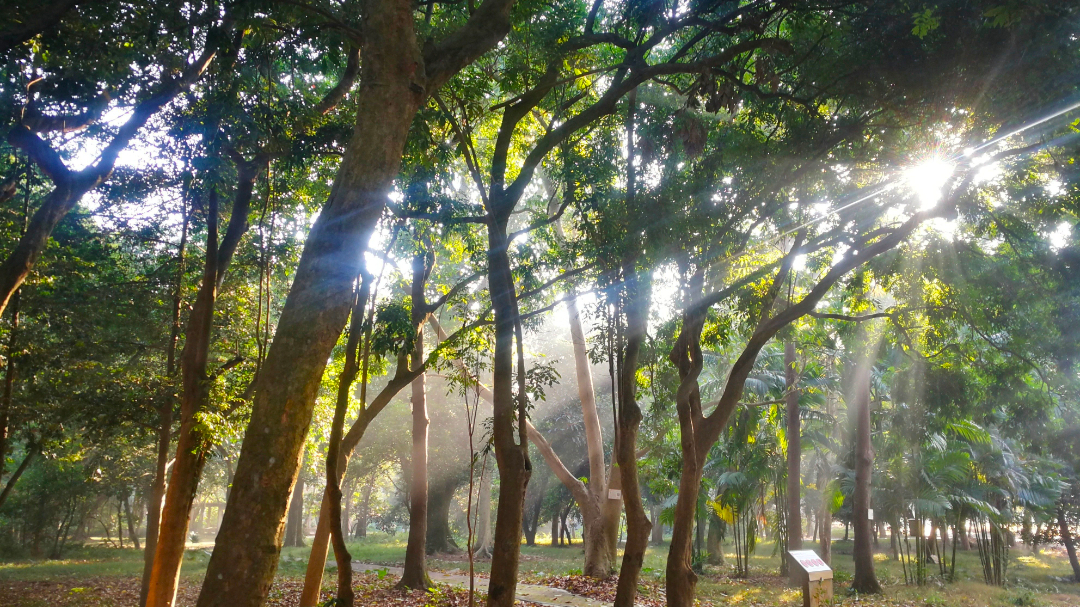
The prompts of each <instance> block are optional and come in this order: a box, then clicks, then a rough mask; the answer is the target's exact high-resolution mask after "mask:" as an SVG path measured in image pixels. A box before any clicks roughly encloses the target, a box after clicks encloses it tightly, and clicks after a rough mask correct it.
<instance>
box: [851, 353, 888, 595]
mask: <svg viewBox="0 0 1080 607" xmlns="http://www.w3.org/2000/svg"><path fill="white" fill-rule="evenodd" d="M873 363H874V360H873V356H872V355H871V354H869V353H867V355H866V360H865V361H863V362H862V363H861V364H859V365H857V367H856V369H855V374H856V375H855V383H854V390H855V398H854V402H855V407H856V412H855V414H856V423H855V490H854V493H853V495H852V512H851V518H852V523H853V527H854V531H855V545H854V547H853V551H854V557H855V577H854V578H853V579H852V581H851V588H852V589H853V590H855V591H857V592H861V593H864V594H875V593H879V592H881V585H880V584H878V580H877V576H875V575H874V548H873V544H872V541H873V538H872V537H871V530H870V518H869V508H870V476H871V475H872V474H873V472H874V452H873V446H872V445H871V444H870V375H871V373H872V371H873Z"/></svg>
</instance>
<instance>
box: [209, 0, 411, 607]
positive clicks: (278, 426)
mask: <svg viewBox="0 0 1080 607" xmlns="http://www.w3.org/2000/svg"><path fill="white" fill-rule="evenodd" d="M372 6H375V8H376V10H372V11H365V15H364V17H365V19H364V21H365V24H364V25H365V27H364V31H365V34H366V36H367V42H368V44H370V45H371V48H377V49H379V50H380V52H373V53H371V54H365V55H364V66H363V70H364V76H363V78H362V80H363V82H362V83H361V86H360V90H359V92H358V94H357V101H358V103H357V106H358V107H357V116H358V118H362V119H358V121H357V124H356V128H355V130H354V132H353V135H352V138H351V140H350V142H349V145H348V147H347V148H346V151H345V155H344V157H343V159H342V163H341V168H340V169H339V171H338V175H337V178H336V180H335V182H334V186H333V188H332V190H331V193H330V197H329V199H328V200H327V202H326V204H325V205H324V206H323V208H322V212H321V213H320V214H319V217H318V219H317V220H316V222H315V225H314V226H313V227H312V230H311V232H310V234H309V236H308V239H307V242H306V243H305V246H304V252H303V254H302V255H301V259H300V264H299V267H298V268H297V270H296V274H295V278H294V280H293V284H292V288H291V289H290V290H289V295H288V297H287V298H286V301H285V305H284V307H283V309H282V312H281V316H280V319H279V321H278V327H277V333H276V335H275V336H274V341H273V343H272V345H271V346H270V350H269V352H268V354H267V357H266V360H265V361H264V363H263V368H262V372H261V373H260V374H259V384H258V386H257V388H256V390H255V400H254V403H253V405H252V412H251V420H250V422H249V423H248V430H247V432H245V434H244V442H243V445H242V447H241V451H240V457H239V460H238V461H237V466H236V482H235V483H234V484H233V490H232V492H231V493H230V495H229V501H228V504H227V505H226V508H225V516H224V518H223V520H222V525H221V530H220V531H219V533H218V541H217V544H216V545H215V547H214V552H213V556H212V557H211V559H210V563H209V565H208V568H207V573H206V579H205V581H204V582H203V586H202V591H201V593H200V594H199V600H198V605H199V607H211V606H213V607H257V606H258V605H261V604H262V603H263V601H264V600H265V598H266V595H267V593H268V592H269V589H270V583H271V582H272V581H273V578H274V571H275V569H276V568H277V561H278V556H279V554H280V551H281V544H280V542H281V531H282V523H283V516H284V514H285V508H286V502H287V501H288V495H289V491H290V490H291V489H292V485H293V484H294V482H295V481H296V476H297V472H298V470H299V467H300V460H301V456H302V447H303V443H304V437H305V436H306V434H307V430H308V426H309V424H310V423H311V415H312V407H313V405H314V402H315V396H316V394H317V392H318V388H319V383H320V381H321V379H322V375H323V370H324V369H325V366H326V361H327V359H328V358H329V356H330V353H331V351H332V350H333V348H334V345H335V344H336V343H337V340H338V337H339V336H340V335H341V331H342V329H343V328H344V326H345V322H346V320H347V318H348V314H349V311H350V309H351V307H352V305H351V304H352V295H353V288H352V285H353V281H354V280H355V279H356V276H357V275H358V273H359V269H360V263H361V260H362V253H363V250H364V248H365V246H366V245H367V242H368V240H369V239H370V236H371V234H372V232H373V231H374V228H375V224H376V222H377V221H378V218H379V216H380V215H381V214H382V210H383V208H384V206H385V201H386V193H387V192H388V191H389V189H390V185H391V182H392V181H393V179H394V177H396V176H397V173H398V168H399V167H400V164H401V152H402V149H403V146H404V142H405V137H406V135H407V133H408V129H409V125H410V123H411V122H412V118H413V116H414V115H415V113H416V110H417V108H418V107H419V105H420V103H421V101H422V99H423V93H422V91H423V88H422V87H418V88H420V92H417V91H415V90H412V88H410V87H414V86H416V84H415V82H414V78H413V75H414V74H415V73H416V68H417V66H419V65H422V60H421V58H420V53H419V49H418V47H417V43H416V36H415V32H414V30H413V19H412V6H411V5H410V4H407V3H404V2H387V3H383V4H379V5H372ZM323 558H325V557H323Z"/></svg>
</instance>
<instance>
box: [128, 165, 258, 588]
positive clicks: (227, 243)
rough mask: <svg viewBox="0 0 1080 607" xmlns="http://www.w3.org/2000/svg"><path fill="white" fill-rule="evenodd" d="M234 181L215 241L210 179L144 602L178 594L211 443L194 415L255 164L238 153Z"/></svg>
mask: <svg viewBox="0 0 1080 607" xmlns="http://www.w3.org/2000/svg"><path fill="white" fill-rule="evenodd" d="M236 166H237V173H238V183H237V188H236V194H235V197H234V199H233V204H232V211H231V213H230V216H229V223H228V227H227V228H226V230H225V234H224V236H222V238H221V242H220V245H219V242H218V195H217V190H216V188H217V185H216V184H214V183H213V182H212V179H213V176H211V177H210V178H209V179H208V180H207V183H208V187H209V188H210V192H209V195H208V196H207V217H206V225H207V236H206V256H205V263H204V266H203V277H202V282H201V284H200V285H199V292H198V294H197V295H196V297H195V303H194V305H193V306H192V310H191V315H190V316H189V317H188V322H187V327H186V329H185V331H184V336H185V340H186V341H185V343H184V349H183V351H182V352H181V353H180V376H181V381H182V386H183V387H182V391H181V397H180V434H179V436H178V438H177V443H176V458H175V460H174V463H173V468H172V474H171V475H170V477H169V486H168V489H167V491H166V493H165V505H164V507H163V508H162V511H161V519H160V522H159V532H158V542H157V545H156V546H155V547H154V566H153V568H152V569H151V571H150V583H149V585H148V587H147V599H146V607H171V606H172V605H173V604H174V602H175V600H176V591H177V588H178V584H179V581H180V567H181V564H182V563H183V558H184V547H185V545H186V542H187V532H188V523H189V520H190V516H191V505H192V502H193V501H194V499H195V492H196V491H197V490H198V487H199V479H200V477H201V476H202V469H203V466H204V465H205V463H206V456H207V452H208V449H209V447H210V442H209V439H208V437H206V436H203V434H202V432H201V431H200V430H199V421H198V415H199V413H200V412H201V411H203V410H205V409H206V407H207V406H208V405H209V402H210V387H211V383H212V381H213V378H212V377H211V376H210V374H209V373H208V370H207V365H208V359H209V355H210V337H211V332H212V330H213V326H214V305H215V303H216V301H217V293H218V288H219V287H220V286H221V282H222V280H223V279H224V278H225V271H226V270H227V269H228V267H229V264H230V263H231V261H232V258H233V254H234V253H235V251H236V248H237V246H239V244H240V239H241V238H242V237H243V235H244V233H245V232H246V231H247V229H248V212H249V210H250V205H251V196H252V192H253V189H254V186H255V179H256V178H257V177H258V170H259V166H258V164H257V163H255V162H250V163H249V162H245V161H243V160H242V159H241V160H238V161H237V163H236Z"/></svg>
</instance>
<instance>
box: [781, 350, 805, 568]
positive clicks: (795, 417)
mask: <svg viewBox="0 0 1080 607" xmlns="http://www.w3.org/2000/svg"><path fill="white" fill-rule="evenodd" d="M795 364H796V361H795V343H794V342H790V341H789V342H785V343H784V379H785V382H784V387H785V390H786V391H787V393H786V394H785V396H784V400H785V402H786V404H787V433H786V437H787V444H788V448H787V501H788V503H787V544H788V550H801V549H802V539H803V538H802V535H803V534H802V499H801V492H802V483H801V482H800V481H801V479H802V441H801V434H802V428H801V424H800V423H799V393H798V392H797V391H796V390H795V381H796V379H797V376H796V369H795ZM781 558H782V559H784V561H785V562H787V561H788V560H789V559H788V556H787V555H786V554H784V555H781ZM788 573H789V574H790V576H791V583H792V584H793V585H796V586H801V585H802V578H803V576H804V574H803V572H802V570H801V569H800V568H799V567H798V566H797V565H794V564H789V565H788Z"/></svg>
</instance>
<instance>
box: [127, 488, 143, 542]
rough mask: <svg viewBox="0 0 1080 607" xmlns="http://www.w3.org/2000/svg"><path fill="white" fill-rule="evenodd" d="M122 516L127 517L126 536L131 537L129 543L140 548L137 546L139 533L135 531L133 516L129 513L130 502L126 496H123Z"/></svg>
mask: <svg viewBox="0 0 1080 607" xmlns="http://www.w3.org/2000/svg"><path fill="white" fill-rule="evenodd" d="M124 516H125V517H126V518H127V526H128V537H130V538H131V543H132V544H135V549H136V550H142V548H140V547H139V535H138V534H137V533H135V516H134V515H133V514H132V513H131V504H130V503H128V498H126V497H125V498H124Z"/></svg>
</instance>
